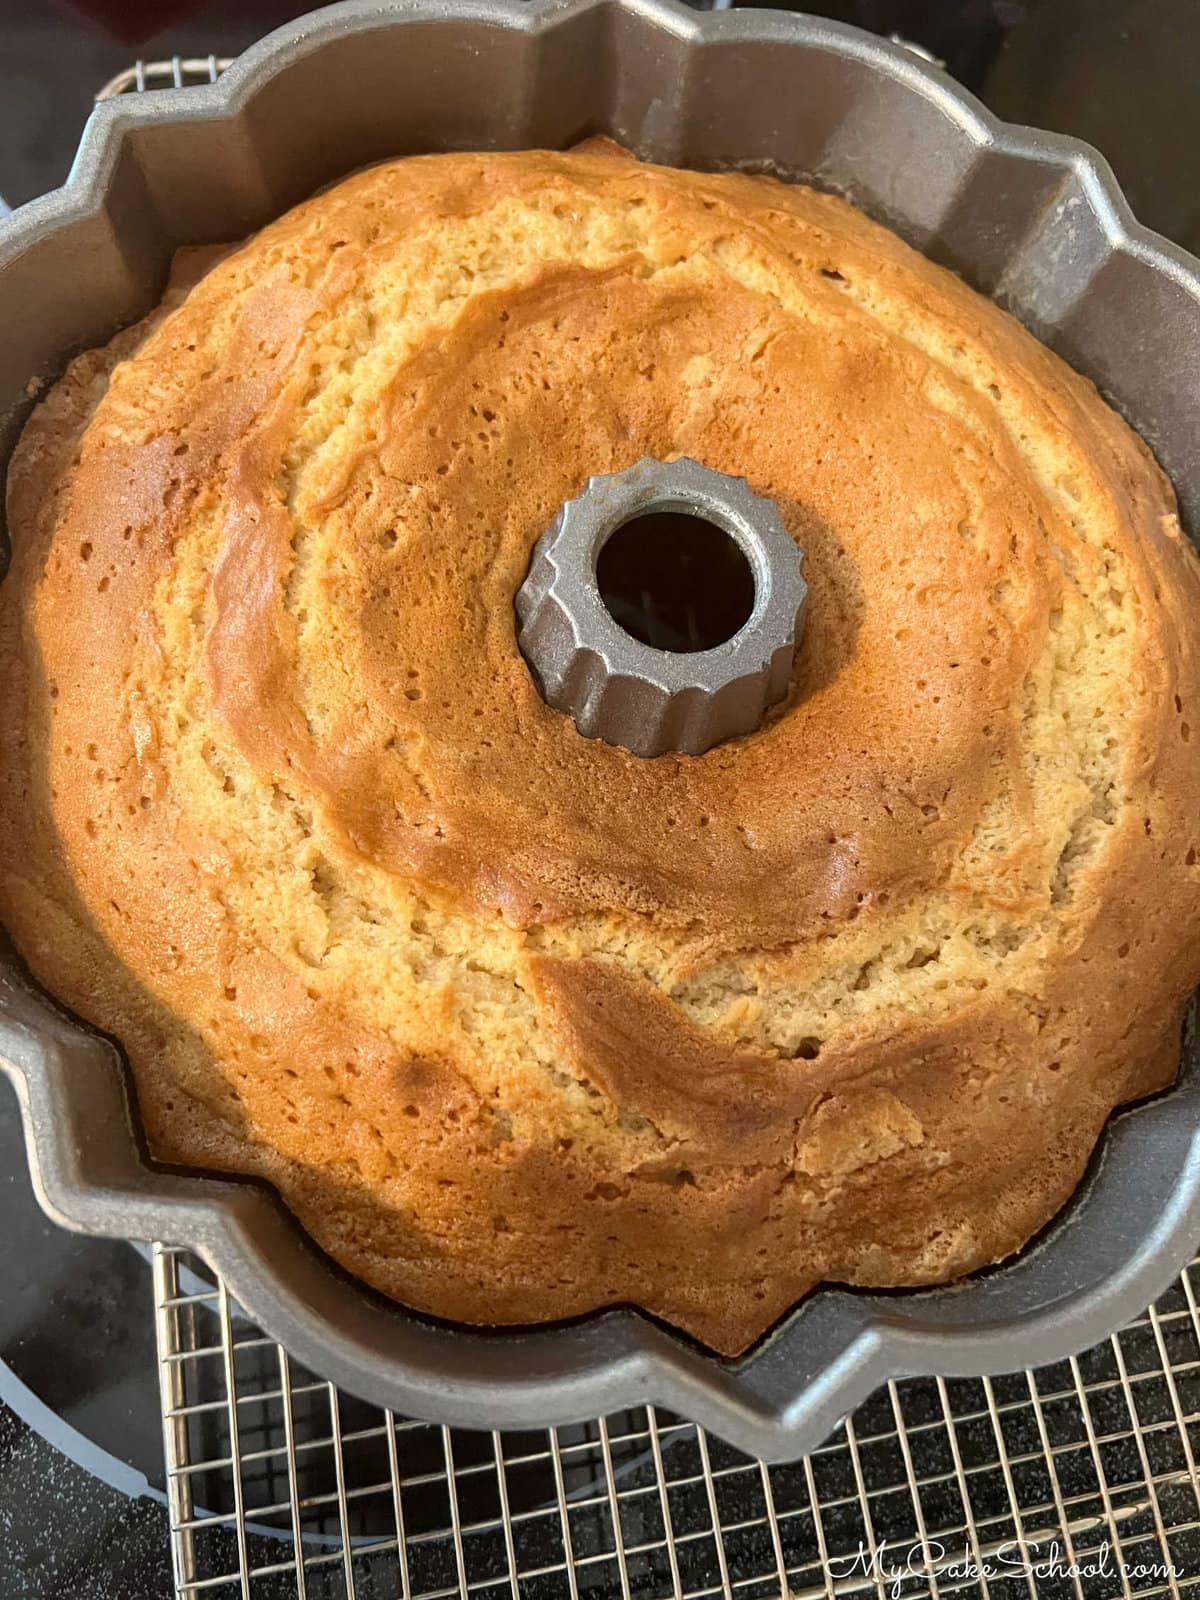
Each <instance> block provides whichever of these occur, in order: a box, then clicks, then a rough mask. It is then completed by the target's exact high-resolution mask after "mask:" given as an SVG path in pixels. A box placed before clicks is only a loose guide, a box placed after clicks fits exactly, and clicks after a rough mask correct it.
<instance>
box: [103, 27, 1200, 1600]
mask: <svg viewBox="0 0 1200 1600" xmlns="http://www.w3.org/2000/svg"><path fill="white" fill-rule="evenodd" d="M226 64H227V63H226V62H225V61H224V60H223V59H222V58H220V57H217V56H211V55H210V56H207V57H200V58H194V59H193V58H180V57H175V58H173V59H172V60H170V61H158V62H139V63H137V64H136V66H133V67H130V68H129V69H128V70H127V71H125V72H122V73H120V74H119V75H118V76H117V77H115V78H114V79H112V80H111V82H110V83H108V84H107V85H105V87H104V89H103V90H102V91H101V94H100V96H99V98H107V97H111V96H112V95H115V94H124V93H139V92H146V91H152V90H153V89H154V88H156V87H165V86H172V85H173V86H176V87H181V86H183V85H184V84H187V83H192V82H205V81H210V80H212V79H215V78H216V77H217V75H218V74H219V73H220V71H221V70H222V69H223V68H224V66H225V65H226ZM153 1268H154V1294H155V1326H156V1331H157V1340H158V1365H159V1384H160V1394H161V1401H162V1414H163V1439H164V1448H165V1455H166V1473H167V1496H168V1509H169V1517H170V1537H171V1553H172V1561H173V1566H174V1574H175V1588H176V1594H177V1597H178V1600H185V1597H191V1596H206V1597H212V1600H710V1597H720V1600H818V1597H819V1600H840V1597H842V1596H866V1597H867V1600H871V1597H874V1600H918V1597H925V1596H928V1597H931V1600H940V1597H942V1596H951V1595H954V1596H956V1597H963V1600H971V1597H979V1600H1021V1597H1030V1596H1032V1597H1034V1600H1069V1597H1073V1600H1109V1597H1114V1600H1115V1597H1121V1600H1150V1597H1151V1596H1156V1595H1171V1596H1184V1595H1187V1594H1190V1593H1193V1592H1195V1591H1196V1590H1197V1588H1198V1587H1200V1474H1198V1472H1197V1457H1198V1456H1200V1258H1197V1260H1196V1261H1194V1262H1193V1263H1192V1265H1191V1266H1190V1267H1188V1268H1187V1270H1186V1271H1185V1272H1184V1273H1183V1275H1182V1276H1181V1277H1180V1278H1179V1280H1178V1281H1177V1282H1176V1283H1175V1284H1174V1286H1173V1287H1172V1288H1171V1289H1170V1290H1169V1291H1168V1293H1167V1294H1166V1295H1164V1296H1163V1298H1162V1299H1161V1300H1160V1301H1159V1302H1158V1303H1157V1305H1155V1306H1153V1307H1151V1308H1150V1310H1148V1311H1147V1312H1146V1314H1145V1316H1144V1317H1142V1318H1140V1319H1139V1320H1137V1321H1135V1322H1133V1323H1131V1324H1130V1325H1129V1326H1128V1327H1127V1328H1125V1329H1123V1330H1122V1331H1121V1333H1120V1334H1118V1335H1116V1336H1114V1337H1113V1338H1112V1339H1110V1340H1109V1341H1108V1342H1107V1343H1105V1344H1102V1345H1098V1346H1096V1348H1095V1349H1093V1350H1089V1351H1087V1352H1086V1353H1085V1354H1084V1355H1081V1356H1079V1357H1078V1358H1077V1359H1075V1360H1072V1361H1068V1362H1062V1363H1059V1364H1057V1365H1055V1366H1050V1367H1043V1368H1039V1369H1037V1370H1036V1371H1027V1372H1019V1373H1013V1374H1010V1375H1007V1376H1002V1377H996V1378H991V1379H987V1378H984V1379H949V1380H943V1379H935V1378H930V1379H909V1380H905V1381H903V1382H900V1383H893V1384H889V1385H887V1387H886V1388H884V1389H881V1390H880V1391H879V1392H878V1393H877V1394H875V1395H874V1396H872V1398H871V1399H870V1400H869V1401H867V1402H866V1404H864V1405H863V1406H861V1407H859V1409H858V1410H857V1411H856V1412H855V1413H854V1415H853V1416H852V1417H850V1418H848V1419H847V1420H846V1421H845V1423H843V1425H842V1426H841V1427H840V1428H839V1429H838V1430H837V1432H836V1433H835V1434H834V1435H833V1436H832V1437H831V1438H830V1439H829V1440H828V1441H827V1442H826V1443H825V1444H824V1445H823V1446H822V1447H821V1449H819V1450H817V1451H816V1452H814V1453H813V1455H811V1456H809V1457H807V1458H805V1459H803V1460H800V1461H796V1462H792V1463H787V1464H784V1465H774V1466H767V1465H766V1464H764V1463H762V1462H759V1461H754V1460H751V1459H749V1458H748V1457H746V1456H744V1455H742V1454H740V1453H739V1452H738V1451H736V1450H733V1449H731V1448H730V1447H729V1446H727V1445H725V1444H723V1443H722V1442H721V1441H720V1440H719V1439H716V1438H714V1437H711V1436H710V1435H708V1434H706V1433H705V1431H704V1430H703V1429H701V1428H698V1427H696V1426H695V1425H694V1424H692V1423H689V1422H687V1421H686V1420H685V1419H683V1418H680V1417H677V1416H673V1415H671V1414H669V1413H667V1412H665V1411H663V1410H661V1409H656V1408H654V1407H645V1408H639V1409H637V1410H633V1411H624V1412H620V1413H618V1414H616V1415H613V1416H609V1417H600V1418H596V1419H594V1420H592V1421H589V1422H584V1423H580V1424H578V1425H576V1426H573V1427H561V1428H555V1429H548V1430H542V1431H540V1432H525V1433H502V1434H501V1433H494V1432H492V1433H489V1432H470V1431H463V1430H458V1429H449V1428H438V1427H432V1426H430V1425H428V1424H423V1423H419V1422H413V1421H410V1420H408V1419H405V1418H403V1417H399V1416H397V1415H395V1414H393V1413H392V1412H389V1411H381V1410H379V1409H378V1408H377V1407H373V1406H369V1405H366V1404H365V1403H363V1402H361V1401H358V1400H356V1399H354V1398H353V1397H352V1396H348V1395H346V1394H344V1393H342V1392H340V1391H339V1390H337V1389H336V1388H335V1387H334V1386H333V1385H332V1384H330V1383H328V1382H325V1381H324V1380H322V1379H321V1378H320V1377H319V1376H318V1375H317V1374H314V1373H310V1372H307V1371H305V1370H304V1369H302V1368H301V1367H300V1366H299V1365H298V1363H296V1362H294V1361H292V1360H290V1359H289V1357H288V1354H287V1352H286V1351H285V1350H284V1349H283V1348H282V1347H281V1346H280V1345H277V1344H275V1343H274V1342H273V1341H272V1340H270V1339H267V1338H265V1337H264V1336H263V1335H262V1334H261V1333H260V1332H259V1330H258V1329H257V1328H255V1327H254V1326H253V1325H252V1324H250V1323H249V1322H248V1321H247V1320H246V1318H245V1317H244V1315H243V1314H242V1312H241V1309H240V1307H239V1306H238V1305H237V1303H236V1301H234V1299H233V1298H232V1296H230V1294H229V1293H228V1291H227V1290H226V1288H225V1286H224V1285H223V1284H222V1283H220V1282H217V1281H214V1280H213V1278H212V1275H211V1274H210V1273H209V1272H208V1271H207V1269H206V1268H205V1267H204V1266H203V1265H202V1264H201V1263H200V1262H198V1261H196V1260H195V1259H194V1258H193V1257H191V1256H190V1255H188V1253H187V1252H185V1251H181V1250H177V1249H173V1248H168V1247H166V1246H162V1245H156V1246H155V1247H154V1250H153Z"/></svg>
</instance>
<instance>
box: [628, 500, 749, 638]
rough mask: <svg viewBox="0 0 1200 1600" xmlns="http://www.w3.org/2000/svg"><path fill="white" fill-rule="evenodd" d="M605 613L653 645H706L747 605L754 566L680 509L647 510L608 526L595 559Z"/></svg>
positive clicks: (722, 535)
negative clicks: (613, 525) (614, 529)
mask: <svg viewBox="0 0 1200 1600" xmlns="http://www.w3.org/2000/svg"><path fill="white" fill-rule="evenodd" d="M596 582H597V586H598V587H599V590H600V598H601V599H602V600H603V601H604V604H605V606H606V607H607V608H608V613H609V615H610V616H611V617H612V619H613V621H614V622H616V623H618V624H619V625H620V626H621V627H622V628H624V629H625V632H626V633H631V634H632V635H633V637H634V638H635V639H640V640H641V642H642V643H643V644H648V645H652V646H653V647H654V648H655V649H656V650H674V651H692V650H711V649H712V648H713V647H714V645H718V644H724V643H725V641H726V639H732V638H733V636H734V634H735V633H737V631H738V629H739V628H741V627H743V626H744V625H745V623H746V622H747V621H748V620H749V617H750V613H751V612H752V611H753V610H754V574H753V572H752V571H751V569H750V563H749V562H748V561H747V560H746V557H745V555H744V554H743V553H742V550H741V547H740V546H739V545H738V543H737V540H736V539H733V538H732V537H731V536H730V535H729V534H728V533H726V532H725V530H724V528H719V527H717V525H716V523H715V522H708V521H706V520H705V519H704V518H703V517H696V516H692V515H691V514H690V513H689V512H686V511H648V512H647V513H646V515H645V516H642V517H634V518H633V520H632V521H631V522H625V523H622V524H621V526H620V527H619V528H617V529H616V531H615V532H613V533H611V534H610V535H609V537H608V540H607V542H606V543H605V545H604V547H603V549H602V550H601V551H600V555H599V557H598V558H597V561H596Z"/></svg>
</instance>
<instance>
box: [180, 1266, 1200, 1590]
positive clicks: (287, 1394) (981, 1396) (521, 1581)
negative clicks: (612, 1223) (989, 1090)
mask: <svg viewBox="0 0 1200 1600" xmlns="http://www.w3.org/2000/svg"><path fill="white" fill-rule="evenodd" d="M203 1273H204V1269H203V1268H201V1267H200V1266H199V1264H198V1263H196V1262H195V1261H194V1260H193V1259H192V1258H191V1257H189V1256H188V1255H186V1253H184V1252H181V1251H178V1250H173V1249H168V1248H165V1247H163V1246H156V1247H155V1251H154V1283H155V1294H156V1302H157V1303H156V1318H157V1328H158V1352H159V1375H160V1383H161V1393H162V1405H163V1418H164V1438H165V1444H166V1465H167V1482H168V1500H169V1511H170V1524H171V1539H172V1554H173V1559H174V1567H175V1576H176V1587H177V1592H178V1595H179V1596H181V1597H182V1596H193V1595H202V1594H203V1595H212V1596H214V1597H215V1596H220V1597H221V1600H225V1597H239V1596H240V1597H243V1600H249V1597H251V1596H253V1597H255V1600H294V1597H297V1596H298V1597H300V1600H317V1597H320V1600H400V1597H403V1600H585V1597H586V1600H708V1597H724V1600H780V1597H782V1596H793V1597H795V1600H809V1597H817V1596H820V1597H824V1600H834V1597H840V1596H844V1595H865V1596H868V1597H869V1596H875V1597H876V1600H885V1597H887V1600H891V1597H893V1596H895V1597H897V1600H908V1597H916V1596H926V1595H928V1596H933V1597H939V1596H949V1595H952V1594H953V1595H956V1596H962V1597H969V1596H979V1597H983V1600H1017V1597H1019V1596H1035V1597H1054V1600H1058V1597H1060V1596H1061V1597H1063V1600H1066V1597H1068V1596H1073V1597H1075V1600H1107V1597H1108V1596H1113V1597H1116V1596H1123V1597H1126V1600H1141V1597H1149V1596H1151V1595H1174V1596H1180V1595H1184V1594H1186V1593H1188V1592H1189V1591H1191V1590H1193V1589H1194V1588H1195V1587H1196V1586H1197V1584H1200V1480H1198V1478H1197V1468H1196V1457H1197V1454H1198V1453H1200V1309H1198V1306H1200V1302H1198V1295H1200V1259H1198V1260H1197V1261H1196V1262H1194V1263H1193V1264H1192V1266H1191V1267H1189V1268H1188V1269H1187V1271H1186V1272H1185V1273H1184V1274H1183V1275H1182V1277H1181V1278H1180V1279H1179V1280H1178V1282H1177V1283H1176V1284H1175V1285H1174V1287H1173V1288H1172V1289H1171V1290H1170V1291H1169V1292H1168V1293H1167V1294H1166V1295H1165V1296H1164V1297H1163V1298H1162V1300H1160V1301H1159V1303H1158V1304H1157V1305H1156V1306H1155V1307H1153V1308H1151V1309H1150V1310H1149V1311H1148V1312H1147V1313H1146V1315H1145V1316H1144V1317H1143V1318H1141V1319H1140V1320H1138V1321H1136V1322H1134V1323H1132V1324H1130V1326H1129V1327H1127V1328H1125V1329H1123V1330H1122V1332H1121V1333H1120V1334H1119V1335H1117V1336H1115V1337H1114V1338H1112V1339H1111V1340H1109V1341H1108V1343H1106V1344H1102V1345H1098V1346H1097V1347H1096V1348H1095V1349H1093V1350H1089V1351H1088V1352H1087V1353H1086V1354H1085V1355H1082V1356H1080V1357H1078V1359H1076V1360H1073V1361H1068V1362H1063V1363H1060V1364H1058V1365H1055V1366H1051V1367H1043V1368H1040V1369H1038V1370H1036V1371H1031V1372H1021V1373H1014V1374H1012V1375H1009V1376H1005V1377H998V1378H991V1379H987V1378H984V1379H948V1380H942V1379H936V1378H931V1379H909V1380H906V1381H904V1382H901V1383H894V1384H889V1385H888V1386H887V1387H886V1388H884V1389H881V1390H880V1391H879V1392H878V1393H877V1394H875V1395H874V1396H873V1397H872V1398H871V1399H870V1400H869V1401H868V1402H867V1403H866V1404H865V1405H863V1406H861V1407H860V1408H859V1409H858V1410H857V1411H856V1412H855V1413H854V1415H853V1416H852V1417H851V1418H849V1419H847V1421H846V1422H845V1423H844V1424H843V1425H842V1426H841V1427H840V1428H839V1429H838V1431H837V1432H836V1433H835V1434H834V1435H833V1437H832V1438H830V1439H829V1440H828V1442H827V1443H826V1444H825V1445H824V1446H822V1448H821V1449H820V1450H818V1451H816V1452H815V1453H814V1454H813V1455H812V1456H810V1457H808V1458H806V1459H803V1460H801V1461H797V1462H793V1463H787V1464H784V1465H776V1466H767V1465H765V1464H764V1463H762V1462H758V1461H753V1460H751V1459H750V1458H748V1457H746V1456H743V1455H741V1454H740V1453H739V1452H738V1451H736V1450H733V1449H731V1448H730V1447H728V1446H727V1445H725V1444H723V1443H722V1442H721V1441H720V1440H719V1439H716V1438H714V1437H712V1436H710V1435H708V1434H706V1433H705V1432H704V1430H703V1429H701V1428H698V1427H696V1426H695V1425H694V1424H692V1423H689V1422H687V1421H685V1420H684V1419H682V1418H680V1417H677V1416H674V1415H671V1414H669V1413H667V1412H665V1411H662V1410H657V1409H655V1408H654V1407H645V1408H639V1409H637V1410H633V1411H623V1412H620V1413H618V1414H616V1415H613V1416H609V1417H602V1418H596V1419H595V1420H593V1421H590V1422H585V1423H580V1424H578V1425H576V1426H573V1427H561V1428H554V1429H548V1430H542V1431H540V1432H525V1433H502V1434H501V1433H485V1432H478V1433H473V1432H469V1431H464V1430H458V1429H449V1428H437V1427H431V1426H429V1425H427V1424H422V1423H417V1422H411V1421H408V1420H406V1419H404V1418H402V1417H398V1416H396V1415H394V1414H392V1413H391V1412H387V1411H381V1410H379V1409H378V1408H376V1407H374V1406H370V1405H367V1404H365V1403H363V1402H360V1401H357V1400H355V1399H353V1398H352V1397H350V1396H347V1395H346V1394H344V1393H341V1392H339V1391H338V1390H337V1389H335V1388H334V1387H333V1386H332V1385H331V1384H329V1383H327V1382H324V1381H323V1380H321V1379H320V1378H319V1377H317V1376H316V1375H315V1374H313V1373H310V1372H307V1371H305V1370H303V1369H301V1368H300V1367H299V1366H298V1365H297V1363H296V1362H294V1361H291V1360H289V1358H288V1355H287V1353H286V1351H285V1350H283V1348H282V1347H281V1346H279V1345H277V1344H275V1343H274V1342H273V1341H272V1340H269V1339H266V1338H264V1337H263V1336H262V1335H261V1334H260V1333H259V1331H258V1330H257V1329H256V1328H255V1327H253V1326H252V1325H251V1324H249V1323H248V1322H246V1321H245V1319H244V1318H243V1317H242V1315H241V1312H240V1310H239V1308H238V1306H237V1304H236V1302H235V1301H234V1300H233V1299H232V1297H231V1296H230V1295H229V1294H228V1292H227V1291H226V1289H225V1287H224V1285H223V1284H221V1283H219V1282H218V1283H214V1282H213V1281H212V1280H211V1278H210V1277H208V1278H206V1277H205V1276H203V1275H202V1274H203Z"/></svg>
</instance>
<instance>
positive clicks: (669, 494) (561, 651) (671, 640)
mask: <svg viewBox="0 0 1200 1600" xmlns="http://www.w3.org/2000/svg"><path fill="white" fill-rule="evenodd" d="M803 563H804V553H803V551H802V550H801V549H800V548H799V546H798V545H797V544H796V542H795V540H794V539H793V538H792V537H791V535H790V534H789V533H788V531H787V529H786V528H785V527H784V525H783V523H782V521H781V520H780V517H779V513H778V511H777V510H776V508H775V506H774V505H773V504H772V502H771V501H769V500H766V499H763V498H762V497H761V496H759V495H756V494H754V493H753V491H752V490H751V489H750V487H749V486H748V484H747V483H746V482H745V480H744V479H743V478H735V477H731V476H730V475H728V474H726V473H723V472H714V471H713V470H712V469H711V468H709V467H704V466H701V465H700V463H699V462H698V461H693V460H691V459H690V458H689V457H686V456H683V457H680V458H679V459H678V460H675V461H671V462H662V461H657V460H655V459H654V458H653V457H650V456H646V457H643V459H642V460H641V461H638V462H635V464H634V465H633V466H632V467H628V468H626V470H625V471H623V472H617V473H612V474H609V475H607V476H604V477H596V478H590V479H589V480H588V482H587V484H586V485H585V487H584V489H583V490H582V491H581V493H580V494H579V495H577V496H576V497H575V498H574V499H572V500H568V501H566V502H565V503H564V504H563V506H562V507H561V509H560V510H559V512H558V514H557V516H556V517H555V518H554V521H553V522H552V523H551V524H550V526H549V527H548V528H547V529H546V531H545V532H544V533H543V534H542V536H541V538H540V539H539V540H538V542H537V544H536V545H535V547H534V551H533V556H532V559H531V561H530V564H529V571H528V573H527V574H526V577H525V580H524V582H523V583H522V584H521V587H520V589H519V590H518V591H517V596H516V611H517V642H518V644H519V647H520V650H521V653H522V655H523V656H524V658H525V661H526V664H527V665H528V667H529V670H530V672H531V673H532V674H533V677H534V679H535V681H536V682H537V685H538V688H539V689H540V691H541V693H542V696H543V698H544V699H545V701H546V703H547V704H548V705H550V706H553V707H554V708H555V709H556V710H559V711H562V712H564V713H566V714H567V715H568V716H570V717H571V718H572V719H573V720H574V722H575V726H576V727H577V728H578V730H579V732H580V733H581V734H583V735H584V737H585V738H594V739H603V740H605V741H606V742H607V743H609V744H617V745H623V746H624V747H625V749H627V750H630V751H632V753H633V754H634V755H638V756H646V757H651V756H660V755H665V754H668V753H670V752H672V751H674V752H681V753H684V754H688V755H700V754H702V753H703V752H704V751H705V750H708V749H711V747H712V746H713V745H715V744H719V743H721V742H722V741H724V740H726V739H732V738H736V737H738V736H739V735H742V734H747V733H751V732H753V730H754V729H755V728H757V727H758V726H759V724H760V722H761V721H762V718H763V715H764V713H765V712H766V710H767V708H768V707H769V706H771V705H772V704H774V703H775V702H776V701H778V700H781V699H782V698H783V697H784V696H785V695H786V693H787V691H788V686H789V684H790V682H791V675H792V665H793V662H794V659H795V654H796V649H797V646H798V645H799V642H800V639H801V636H802V633H803V627H804V615H805V607H806V602H807V598H808V588H807V585H806V584H805V582H804V578H803V574H802V569H803Z"/></svg>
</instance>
